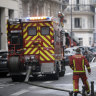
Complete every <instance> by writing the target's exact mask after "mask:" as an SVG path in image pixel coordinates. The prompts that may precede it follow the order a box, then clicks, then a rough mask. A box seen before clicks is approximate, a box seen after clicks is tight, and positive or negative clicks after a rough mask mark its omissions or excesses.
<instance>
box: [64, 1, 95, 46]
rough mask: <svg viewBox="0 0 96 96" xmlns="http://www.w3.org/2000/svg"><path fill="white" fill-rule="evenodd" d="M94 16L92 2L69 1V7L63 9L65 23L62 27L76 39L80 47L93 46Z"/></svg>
mask: <svg viewBox="0 0 96 96" xmlns="http://www.w3.org/2000/svg"><path fill="white" fill-rule="evenodd" d="M71 5H72V7H71ZM94 15H95V8H94V6H93V5H92V0H69V6H67V8H66V9H65V19H66V21H67V22H66V23H65V26H64V27H65V29H66V30H68V31H69V32H71V31H72V32H71V33H73V34H74V35H75V36H76V37H78V39H79V42H80V45H81V46H92V44H93V31H94ZM71 21H72V23H71Z"/></svg>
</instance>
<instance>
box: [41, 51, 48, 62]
mask: <svg viewBox="0 0 96 96" xmlns="http://www.w3.org/2000/svg"><path fill="white" fill-rule="evenodd" d="M40 54H41V55H42V56H43V57H44V58H46V59H47V60H50V59H49V58H48V57H47V56H46V55H45V54H44V53H43V52H42V51H40Z"/></svg>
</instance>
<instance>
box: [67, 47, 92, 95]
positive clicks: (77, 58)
mask: <svg viewBox="0 0 96 96" xmlns="http://www.w3.org/2000/svg"><path fill="white" fill-rule="evenodd" d="M80 53H81V50H80V48H77V49H76V54H75V55H73V56H70V58H69V59H70V67H71V68H72V70H73V92H74V96H77V93H78V92H79V84H78V83H79V78H81V80H82V82H83V84H84V86H85V88H86V93H87V94H90V88H89V83H88V81H87V76H86V70H85V66H86V67H87V70H88V73H89V74H90V73H91V69H90V65H89V63H88V61H87V59H86V58H85V56H83V55H81V54H80Z"/></svg>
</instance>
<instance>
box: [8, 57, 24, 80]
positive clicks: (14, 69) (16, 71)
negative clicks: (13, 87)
mask: <svg viewBox="0 0 96 96" xmlns="http://www.w3.org/2000/svg"><path fill="white" fill-rule="evenodd" d="M8 67H9V71H10V74H11V78H12V81H20V82H21V81H24V79H25V77H24V76H23V75H21V74H20V72H21V70H20V60H19V57H16V56H14V57H10V59H9V64H8Z"/></svg>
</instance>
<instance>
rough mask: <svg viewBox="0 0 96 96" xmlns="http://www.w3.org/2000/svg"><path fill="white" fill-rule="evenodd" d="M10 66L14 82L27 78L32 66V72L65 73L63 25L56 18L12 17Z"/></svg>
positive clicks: (52, 74)
mask: <svg viewBox="0 0 96 96" xmlns="http://www.w3.org/2000/svg"><path fill="white" fill-rule="evenodd" d="M7 30H8V32H7V36H8V51H9V55H8V67H9V71H10V74H11V78H12V80H13V81H18V80H22V81H23V80H24V79H25V75H26V71H27V68H28V66H31V67H32V68H31V75H32V76H34V77H37V76H38V75H39V74H41V75H50V76H53V77H54V79H57V80H58V78H59V76H64V74H65V63H64V49H63V37H62V34H61V33H62V28H61V26H59V24H58V23H56V22H55V21H54V19H53V18H52V17H28V18H25V19H18V20H8V23H7Z"/></svg>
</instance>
